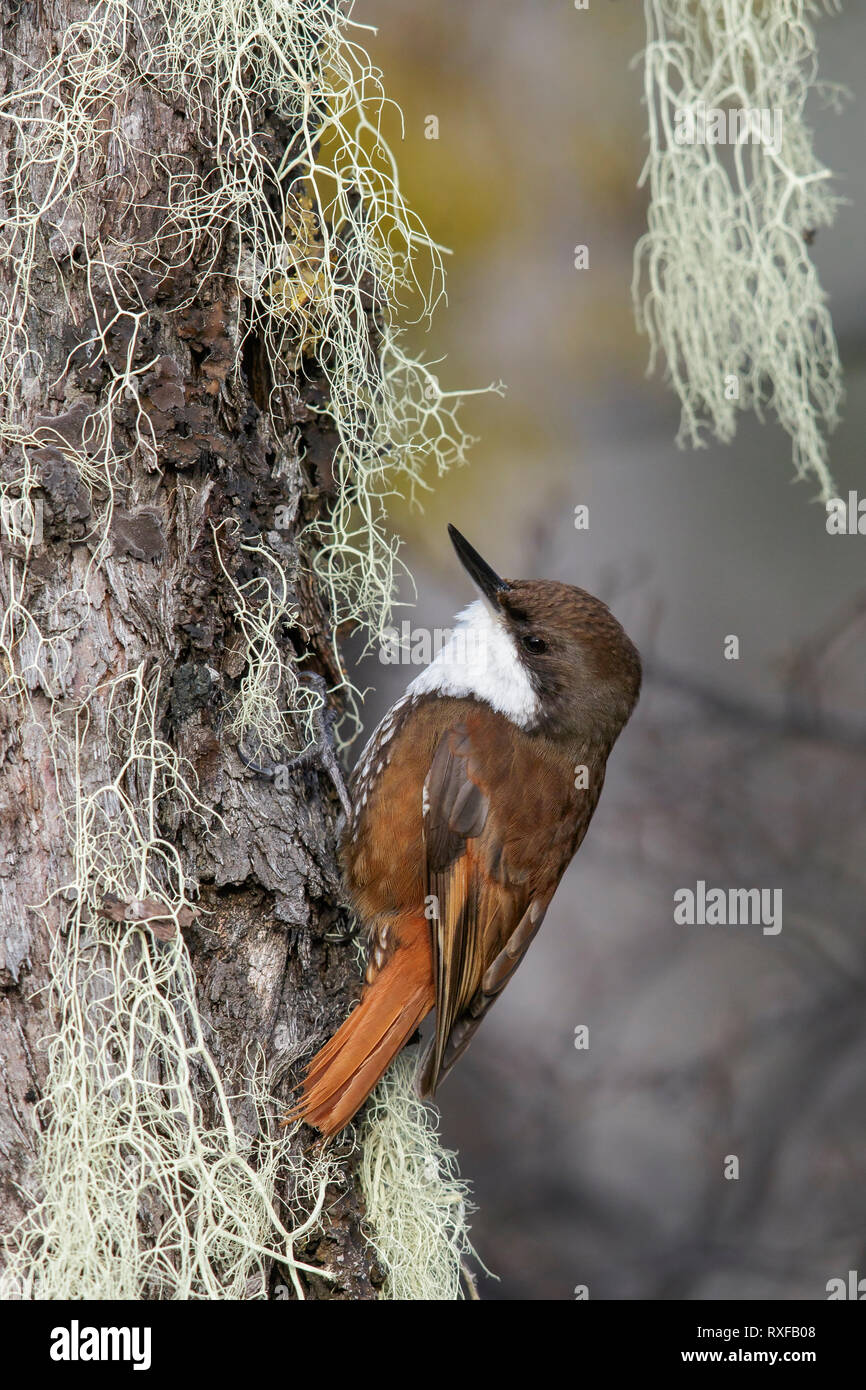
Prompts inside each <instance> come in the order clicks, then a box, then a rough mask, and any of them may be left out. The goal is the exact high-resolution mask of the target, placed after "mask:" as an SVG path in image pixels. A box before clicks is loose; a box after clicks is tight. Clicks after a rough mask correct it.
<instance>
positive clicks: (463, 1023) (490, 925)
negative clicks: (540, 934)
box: [421, 723, 550, 1095]
mask: <svg viewBox="0 0 866 1390" xmlns="http://www.w3.org/2000/svg"><path fill="white" fill-rule="evenodd" d="M485 751H486V757H485V761H484V766H483V768H482V764H481V761H480V759H479V758H478V757H477V756H476V750H475V748H474V746H473V739H472V734H471V732H470V731H469V729H468V728H467V725H466V724H465V723H461V724H457V725H455V726H454V727H453V728H452V729H450V730H448V732H447V733H445V734H444V735H443V736H442V738H441V739H440V741H439V744H438V747H437V749H436V752H435V754H434V756H433V761H432V763H431V765H430V771H429V773H428V775H427V779H426V781H425V783H424V804H423V812H424V816H423V822H424V852H425V871H426V894H427V904H428V915H429V916H430V920H431V925H432V928H433V963H434V980H435V986H436V1030H435V1034H434V1038H433V1041H432V1043H431V1047H430V1051H429V1053H428V1056H427V1058H426V1059H425V1065H424V1070H423V1075H422V1083H421V1084H422V1090H423V1092H424V1094H431V1095H432V1094H433V1092H434V1091H435V1089H436V1086H437V1084H438V1082H439V1081H440V1080H441V1078H442V1076H443V1075H444V1074H445V1073H446V1072H447V1071H448V1070H450V1068H451V1066H453V1064H454V1062H455V1061H456V1060H457V1058H458V1057H459V1056H460V1054H461V1053H462V1052H463V1051H464V1049H465V1048H466V1047H467V1045H468V1043H469V1041H470V1038H471V1037H472V1034H473V1033H474V1031H475V1029H476V1028H477V1027H478V1024H479V1023H480V1021H481V1018H482V1017H483V1015H484V1014H485V1013H486V1011H487V1009H488V1008H489V1007H490V1005H491V1004H492V1003H493V1000H494V999H495V998H496V997H497V995H498V994H499V993H500V992H501V990H502V989H503V988H504V986H505V985H506V983H507V981H508V980H509V979H510V978H511V976H512V974H513V973H514V971H515V969H516V968H517V966H518V964H519V963H520V960H521V959H522V957H523V954H524V952H525V951H526V948H527V946H528V945H529V942H530V941H531V940H532V938H533V936H534V935H535V933H536V932H537V930H538V928H539V927H540V925H541V920H542V918H543V916H544V910H545V908H546V906H547V900H548V899H549V896H550V894H549V893H548V894H546V895H545V896H544V897H543V898H542V897H541V896H538V895H535V894H534V893H533V890H532V887H531V884H530V882H529V879H530V874H529V872H528V870H527V867H526V865H525V864H523V863H520V862H518V861H517V860H516V858H515V854H514V847H513V846H511V849H510V851H509V847H508V846H506V845H505V844H504V842H503V828H502V826H501V825H500V823H499V820H498V818H497V817H496V815H495V814H492V813H491V806H490V797H489V794H488V788H489V785H490V773H491V767H490V761H491V759H490V751H491V750H490V748H489V746H488V747H487V748H486V750H485ZM502 756H503V758H504V757H507V756H508V755H507V750H503V753H502Z"/></svg>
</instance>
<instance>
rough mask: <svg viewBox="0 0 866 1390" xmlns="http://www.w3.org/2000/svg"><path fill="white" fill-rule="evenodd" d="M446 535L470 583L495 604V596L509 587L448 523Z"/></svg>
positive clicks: (505, 591)
mask: <svg viewBox="0 0 866 1390" xmlns="http://www.w3.org/2000/svg"><path fill="white" fill-rule="evenodd" d="M448 534H449V536H450V537H451V544H452V545H453V546H454V549H455V550H456V551H457V558H458V559H459V561H460V563H461V565H462V566H463V568H464V569H465V571H466V573H467V574H468V575H469V578H470V579H471V580H472V583H473V584H475V585H476V586H477V587H478V588H479V589H480V590H481V592H482V594H483V595H484V597H485V598H486V599H487V601H488V602H489V603H492V604H496V601H497V596H498V595H499V594H503V593H507V591H508V587H509V586H508V585H507V584H506V582H505V580H504V579H500V578H499V575H498V574H497V573H496V571H495V570H492V569H491V568H490V566H489V565H488V563H487V561H486V560H482V558H481V556H480V555H479V554H478V551H477V550H475V549H474V548H473V547H472V546H471V545H470V544H469V542H468V540H467V539H466V537H465V536H461V534H460V532H459V531H458V530H457V527H456V526H451V525H450V523H449V526H448Z"/></svg>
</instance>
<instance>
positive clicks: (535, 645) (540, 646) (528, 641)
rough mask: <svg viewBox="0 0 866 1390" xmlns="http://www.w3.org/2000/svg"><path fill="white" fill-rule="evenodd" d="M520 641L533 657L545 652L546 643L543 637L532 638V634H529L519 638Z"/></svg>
mask: <svg viewBox="0 0 866 1390" xmlns="http://www.w3.org/2000/svg"><path fill="white" fill-rule="evenodd" d="M521 641H522V642H523V645H524V647H525V648H526V650H527V651H528V652H532V654H533V655H536V654H537V653H538V652H546V651H547V643H546V642H545V640H544V638H543V637H533V635H532V633H530V634H529V635H528V636H527V637H523V638H521Z"/></svg>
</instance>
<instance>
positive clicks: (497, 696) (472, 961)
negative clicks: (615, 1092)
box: [288, 525, 641, 1136]
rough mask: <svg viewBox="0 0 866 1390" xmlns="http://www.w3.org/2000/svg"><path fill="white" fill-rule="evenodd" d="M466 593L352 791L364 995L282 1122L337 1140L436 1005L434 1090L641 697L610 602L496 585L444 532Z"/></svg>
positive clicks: (538, 905)
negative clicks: (470, 591) (467, 585)
mask: <svg viewBox="0 0 866 1390" xmlns="http://www.w3.org/2000/svg"><path fill="white" fill-rule="evenodd" d="M448 532H449V536H450V538H451V542H452V544H453V546H454V549H455V551H456V553H457V557H458V559H459V560H460V562H461V564H462V566H463V568H464V569H465V571H466V573H467V575H468V576H469V578H470V579H471V580H472V582H473V584H474V586H475V588H476V590H477V592H478V597H477V598H475V600H474V601H473V602H472V603H470V604H469V605H468V607H466V608H465V609H464V610H463V611H462V612H461V613H459V614H458V616H457V619H456V625H455V627H454V628H453V630H452V631H451V635H450V637H449V638H448V640H447V641H446V642H445V643H444V644H443V645H442V646H441V648H440V650H439V651H438V653H437V654H436V655H435V656H434V658H433V660H432V661H431V662H430V664H429V665H428V666H427V667H426V668H425V669H424V670H423V671H422V672H421V673H420V674H419V675H418V676H416V678H415V679H414V680H413V681H412V682H411V683H410V685H409V687H408V689H407V691H406V693H405V695H404V696H403V697H402V698H401V699H399V700H398V701H397V702H396V704H394V705H393V706H392V707H391V708H390V709H389V711H388V712H387V714H386V715H385V717H384V718H383V719H382V721H381V723H380V724H379V725H378V727H377V728H376V729H375V730H374V732H373V734H372V736H371V738H370V739H369V741H368V743H367V745H366V747H365V749H364V751H363V752H362V754H361V756H360V758H359V760H358V763H357V766H356V768H355V771H354V772H353V774H352V776H351V779H350V783H349V795H350V798H351V802H352V809H353V814H352V818H351V821H347V823H346V825H345V829H344V831H343V836H342V844H341V862H342V872H343V878H344V882H345V886H346V890H347V896H348V900H349V902H350V904H351V906H352V908H353V910H354V912H355V913H356V914H357V917H358V918H359V920H360V923H361V924H362V926H363V927H364V928H365V929H366V937H367V958H366V971H365V976H364V985H363V991H362V995H361V999H360V1002H359V1003H358V1005H357V1006H356V1007H355V1008H354V1009H353V1010H352V1011H351V1012H350V1013H349V1014H348V1017H347V1018H346V1019H345V1021H344V1022H343V1023H342V1025H341V1026H340V1027H339V1028H338V1029H337V1031H336V1033H335V1034H334V1035H333V1037H331V1039H330V1040H329V1041H328V1042H327V1043H326V1044H325V1045H324V1046H323V1047H322V1048H321V1050H320V1051H319V1052H318V1053H317V1054H316V1055H315V1056H314V1057H313V1059H312V1061H311V1062H310V1064H309V1066H308V1069H307V1071H306V1074H305V1076H304V1078H303V1081H302V1083H301V1088H300V1096H299V1098H298V1100H297V1102H296V1104H295V1106H294V1107H293V1109H292V1111H291V1113H290V1115H289V1116H288V1120H299V1119H303V1120H304V1121H306V1122H307V1123H308V1124H310V1125H312V1126H313V1127H314V1128H316V1129H318V1130H319V1131H320V1132H321V1134H322V1135H324V1136H333V1135H336V1134H339V1133H340V1132H341V1131H342V1130H343V1129H344V1128H345V1126H346V1125H347V1124H348V1123H349V1122H350V1121H351V1120H352V1119H353V1117H354V1116H355V1114H356V1113H357V1111H358V1110H359V1109H360V1107H361V1106H362V1105H363V1104H364V1102H365V1101H366V1099H367V1098H368V1096H369V1095H370V1093H371V1092H372V1090H373V1089H374V1088H375V1086H376V1084H377V1083H378V1081H379V1080H380V1079H381V1077H382V1076H383V1074H384V1072H385V1071H386V1069H387V1067H388V1066H389V1064H390V1063H391V1061H392V1060H393V1058H394V1057H395V1056H396V1055H397V1054H398V1053H399V1052H400V1051H401V1050H402V1048H403V1047H404V1046H405V1045H406V1044H407V1043H408V1042H409V1041H410V1040H411V1039H412V1038H413V1036H414V1035H415V1033H416V1032H417V1030H418V1028H419V1026H420V1025H421V1023H422V1022H423V1020H424V1019H425V1018H426V1017H427V1015H428V1014H430V1013H431V1012H432V1013H434V1025H433V1029H432V1036H431V1039H430V1042H429V1046H428V1048H427V1051H426V1053H425V1055H424V1057H423V1060H422V1062H421V1066H420V1069H419V1076H418V1080H417V1089H418V1092H419V1094H420V1095H421V1096H422V1097H424V1098H432V1097H433V1096H435V1094H436V1090H437V1087H438V1085H439V1083H440V1082H441V1081H442V1080H443V1078H444V1077H445V1076H446V1075H447V1073H448V1072H449V1071H450V1070H451V1068H452V1067H453V1066H454V1064H455V1062H456V1061H457V1060H458V1058H459V1057H460V1056H461V1055H462V1054H463V1052H464V1051H465V1050H466V1048H467V1046H468V1044H469V1042H470V1041H471V1039H472V1037H473V1035H474V1034H475V1031H476V1029H477V1028H478V1026H479V1024H480V1023H481V1020H482V1019H483V1018H484V1016H485V1014H486V1013H487V1011H488V1009H489V1008H490V1007H491V1005H492V1004H493V1003H494V1002H495V1001H496V1000H497V999H498V998H499V996H500V995H501V993H502V991H503V989H504V988H505V986H506V984H507V983H508V981H509V980H510V979H511V977H512V975H513V974H514V972H515V970H516V969H517V967H518V965H519V964H520V962H521V960H522V959H523V957H524V955H525V954H526V951H527V948H528V947H529V945H530V942H531V941H532V940H533V938H534V937H535V935H536V933H537V932H538V930H539V928H540V926H541V924H542V921H543V920H544V915H545V912H546V911H547V908H548V906H549V904H550V900H551V898H552V897H553V894H554V892H555V890H556V887H557V885H558V883H559V881H560V879H561V878H562V875H563V873H564V872H565V870H566V868H567V866H568V864H569V863H570V861H571V859H572V857H573V855H574V854H575V852H576V850H577V849H578V847H579V846H580V844H581V841H582V840H583V837H584V835H585V834H586V831H587V827H588V826H589V822H590V820H591V818H592V815H593V812H594V811H595V808H596V805H597V804H598V799H599V796H600V795H601V790H602V785H603V783H604V776H605V768H606V765H607V759H608V755H609V753H610V751H611V749H612V747H613V745H614V743H615V742H616V739H617V738H618V736H619V734H620V732H621V731H622V729H623V728H624V726H625V724H626V723H627V721H628V719H629V717H630V715H631V712H632V710H633V709H634V706H635V704H636V702H637V699H638V695H639V692H640V684H641V662H640V656H639V654H638V651H637V649H636V647H635V646H634V644H633V643H632V642H631V640H630V639H629V637H628V636H627V635H626V633H625V631H624V629H623V628H622V626H621V625H620V623H619V622H618V621H617V619H616V618H615V617H614V616H613V614H612V613H611V612H610V610H609V608H608V607H607V605H606V604H604V603H603V602H602V601H601V600H600V599H597V598H594V597H593V595H592V594H590V593H588V592H586V591H585V590H584V589H579V588H576V587H575V586H573V585H570V584H565V583H561V582H559V581H555V580H506V579H501V578H500V577H499V575H498V574H497V573H496V572H495V570H493V569H492V568H491V567H490V565H489V564H487V562H486V561H485V560H484V559H482V557H481V555H480V554H479V553H478V551H477V550H475V549H474V548H473V546H471V545H470V544H469V542H468V541H467V540H466V539H465V537H464V536H463V535H462V534H461V533H460V532H459V531H458V530H457V528H456V527H454V526H450V525H449V527H448Z"/></svg>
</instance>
